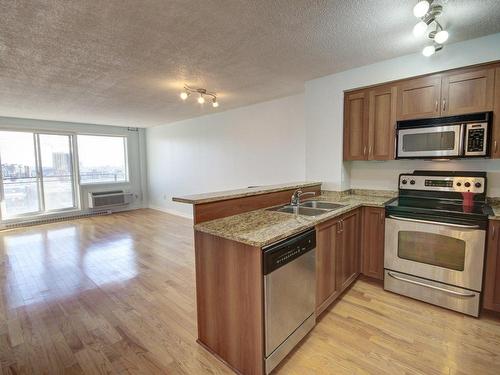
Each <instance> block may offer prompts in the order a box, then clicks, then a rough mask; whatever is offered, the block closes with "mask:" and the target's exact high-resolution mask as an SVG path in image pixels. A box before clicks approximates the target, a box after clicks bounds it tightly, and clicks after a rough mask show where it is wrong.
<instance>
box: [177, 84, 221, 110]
mask: <svg viewBox="0 0 500 375" xmlns="http://www.w3.org/2000/svg"><path fill="white" fill-rule="evenodd" d="M192 93H195V94H198V95H199V96H198V99H196V101H197V102H198V103H200V104H204V103H205V96H210V97H211V98H212V107H214V108H217V107H218V106H219V102H218V101H217V94H216V93H214V92H209V91H207V90H206V89H204V88H194V87H189V86H188V85H184V91H182V92H181V93H180V95H179V96H180V97H181V99H182V100H186V99H187V98H188V97H189V95H191V94H192Z"/></svg>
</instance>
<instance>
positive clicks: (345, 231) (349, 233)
mask: <svg viewBox="0 0 500 375" xmlns="http://www.w3.org/2000/svg"><path fill="white" fill-rule="evenodd" d="M359 230H360V213H359V210H354V211H351V212H350V213H348V214H346V215H345V216H343V218H342V227H341V233H342V237H341V238H342V241H341V246H340V247H339V251H337V256H336V263H337V267H336V270H335V273H336V278H337V281H336V285H337V287H338V288H339V289H340V290H344V289H345V288H347V287H348V286H349V285H350V284H351V283H352V282H353V281H354V280H355V279H356V277H357V276H358V275H359V271H360V263H359V258H360V257H359V252H360V235H359Z"/></svg>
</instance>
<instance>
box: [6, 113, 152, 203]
mask: <svg viewBox="0 0 500 375" xmlns="http://www.w3.org/2000/svg"><path fill="white" fill-rule="evenodd" d="M0 130H26V131H34V130H36V131H43V130H46V131H61V132H70V133H74V134H79V133H83V134H95V135H121V136H126V137H127V152H128V164H129V182H126V183H116V184H99V185H83V186H81V187H80V201H81V208H82V211H86V210H87V209H88V198H87V197H88V192H89V191H106V190H110V189H113V190H116V189H119V190H124V191H128V192H132V193H135V194H137V200H135V201H134V203H133V204H131V205H130V206H129V207H127V209H135V208H141V207H147V188H146V183H147V180H146V174H145V171H146V165H145V164H146V151H145V146H146V142H145V131H144V129H139V130H138V131H129V130H128V128H125V127H119V126H108V125H94V124H82V123H72V122H60V121H45V120H30V119H20V118H11V117H0ZM117 210H118V209H117Z"/></svg>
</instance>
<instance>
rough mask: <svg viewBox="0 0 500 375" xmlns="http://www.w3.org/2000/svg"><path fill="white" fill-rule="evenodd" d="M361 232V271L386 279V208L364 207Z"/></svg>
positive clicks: (367, 274) (370, 275)
mask: <svg viewBox="0 0 500 375" xmlns="http://www.w3.org/2000/svg"><path fill="white" fill-rule="evenodd" d="M362 217H363V224H362V234H361V236H362V237H361V264H362V266H361V272H363V274H364V275H366V276H369V277H373V278H376V279H379V280H383V279H384V229H385V209H384V208H380V207H364V208H363V216H362Z"/></svg>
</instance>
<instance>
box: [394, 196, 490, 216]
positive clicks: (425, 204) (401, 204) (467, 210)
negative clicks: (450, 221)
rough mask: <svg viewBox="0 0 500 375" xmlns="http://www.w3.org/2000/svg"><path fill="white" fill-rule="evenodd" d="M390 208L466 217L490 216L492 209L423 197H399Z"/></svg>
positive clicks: (479, 204)
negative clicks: (463, 215)
mask: <svg viewBox="0 0 500 375" xmlns="http://www.w3.org/2000/svg"><path fill="white" fill-rule="evenodd" d="M386 207H388V208H391V207H392V208H396V207H397V208H399V209H400V210H408V211H413V210H415V209H418V210H420V211H423V210H425V211H429V210H430V211H432V212H434V213H435V214H436V215H438V214H441V215H447V214H465V215H480V216H483V215H486V216H488V215H490V214H491V213H492V211H491V207H490V206H489V205H488V204H486V203H484V202H474V205H472V206H464V205H463V202H462V201H458V200H445V199H433V198H423V197H399V198H397V199H395V200H394V201H392V202H390V203H389V204H387V206H386Z"/></svg>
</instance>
